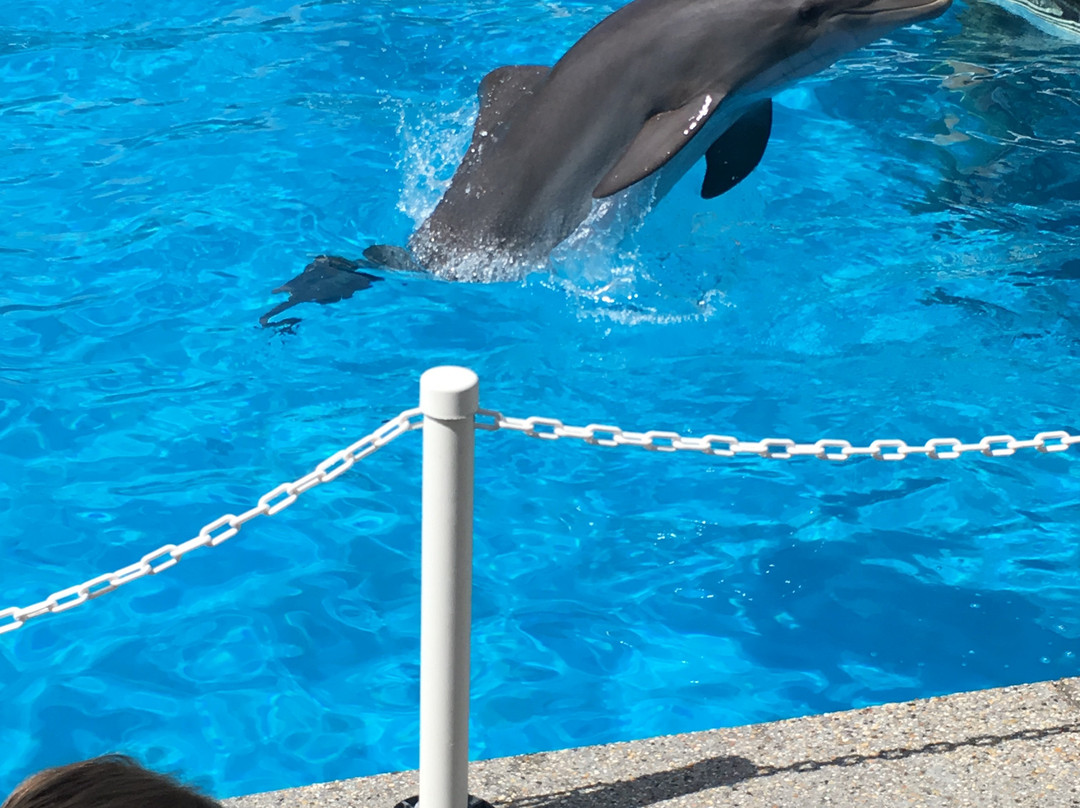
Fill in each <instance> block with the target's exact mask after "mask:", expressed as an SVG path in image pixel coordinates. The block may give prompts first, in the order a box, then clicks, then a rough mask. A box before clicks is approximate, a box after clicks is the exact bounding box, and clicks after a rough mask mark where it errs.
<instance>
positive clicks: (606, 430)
mask: <svg viewBox="0 0 1080 808" xmlns="http://www.w3.org/2000/svg"><path fill="white" fill-rule="evenodd" d="M423 425H424V424H423V420H422V414H421V412H420V410H419V409H411V410H405V411H404V412H402V413H400V414H398V415H397V416H396V417H394V418H392V419H390V420H389V421H387V422H386V423H385V424H383V425H382V426H381V427H379V428H378V429H376V430H375V431H374V432H372V433H371V434H370V435H365V436H364V437H362V438H360V440H358V441H356V442H355V443H353V444H351V445H350V446H347V447H346V448H344V449H341V450H340V451H337V452H334V454H332V455H330V456H329V457H328V458H326V459H325V460H324V461H322V462H321V463H319V464H318V465H317V466H316V467H315V469H314V470H313V471H311V472H309V473H308V474H305V475H304V476H303V477H300V478H299V479H296V480H293V481H292V482H290V483H282V484H281V485H279V486H278V487H277V488H274V489H273V490H271V491H268V492H266V493H265V494H263V495H262V496H261V497H259V501H258V504H257V505H255V507H253V508H251V509H250V510H247V511H244V513H242V514H240V515H239V516H237V515H235V514H231V513H227V514H225V515H224V516H222V517H220V518H218V519H215V520H214V521H213V522H210V523H209V524H207V525H204V526H203V527H202V529H201V530H199V532H198V534H197V535H196V536H195V537H194V538H193V539H189V540H188V541H186V542H184V543H183V544H166V545H164V546H162V547H159V548H158V549H157V550H154V551H153V552H151V553H147V554H146V555H144V556H143V557H142V558H140V559H139V560H138V561H137V562H135V563H134V564H129V565H128V566H126V567H122V568H120V569H118V570H116V571H115V572H107V573H105V574H104V575H99V576H97V577H96V578H91V579H90V580H88V581H84V582H83V583H81V584H78V585H76V586H69V587H68V588H67V589H61V590H60V591H59V592H54V593H53V594H51V595H49V597H47V598H45V600H43V601H40V602H38V603H34V604H32V605H30V606H22V607H19V606H12V607H9V608H7V609H3V610H0V634H5V633H7V632H9V631H14V630H15V629H18V628H22V626H23V625H24V624H25V623H26V621H27V620H30V619H32V618H34V617H40V616H41V615H43V614H51V613H57V612H66V611H67V610H68V609H73V608H75V607H76V606H81V605H82V604H84V603H86V602H87V601H88V600H93V599H94V598H97V597H100V596H101V595H104V594H106V593H107V592H112V591H113V590H114V589H117V588H119V587H121V586H123V585H124V584H127V583H131V582H132V581H134V580H137V579H139V578H142V577H143V576H146V575H157V574H158V573H159V572H161V571H162V570H167V569H168V568H169V567H172V566H175V564H176V563H177V562H178V561H180V559H182V558H183V557H184V556H186V555H187V554H188V553H190V552H191V551H192V550H198V549H199V548H200V547H217V546H218V545H219V544H221V543H223V542H225V541H228V540H229V539H231V538H232V537H233V536H235V535H236V534H237V533H239V532H240V528H241V527H242V526H243V525H244V524H246V523H247V522H249V521H251V520H252V519H254V518H255V517H256V516H273V515H274V514H276V513H280V512H281V511H283V510H285V509H286V508H288V507H289V506H290V505H292V504H293V503H294V502H296V499H297V497H299V496H300V494H303V493H305V492H307V491H310V490H311V489H312V488H315V487H316V486H318V485H322V484H323V483H327V482H330V481H331V480H334V479H337V478H338V477H340V476H341V475H342V474H344V473H345V472H346V471H348V470H349V469H350V468H352V466H353V464H354V463H356V462H357V461H358V460H362V459H363V458H365V457H367V456H368V455H370V454H373V453H374V452H377V451H378V450H379V449H381V448H382V447H383V446H385V445H386V444H388V443H390V442H391V441H392V440H394V439H395V438H397V437H398V436H400V435H403V434H404V433H406V432H410V431H412V430H414V429H420V428H422V427H423ZM476 428H477V429H482V430H487V431H495V430H499V429H508V430H511V431H514V432H523V433H525V434H526V435H529V436H531V437H534V438H540V439H543V440H558V439H560V438H572V439H575V440H582V441H585V442H586V443H591V444H593V445H595V446H637V447H639V448H642V449H649V450H651V451H654V452H678V451H685V452H700V453H703V454H707V455H713V456H715V457H735V456H736V455H757V456H758V457H768V458H774V459H786V458H789V457H798V456H808V457H816V458H818V459H821V460H833V461H843V460H847V459H849V458H852V457H872V458H874V459H875V460H904V459H905V458H907V457H908V456H910V455H915V454H922V455H926V456H927V457H929V458H931V459H933V460H947V459H952V458H956V457H960V455H962V454H965V453H967V452H981V453H982V454H984V455H986V456H987V457H1006V456H1008V455H1011V454H1015V453H1016V450H1017V449H1037V450H1038V451H1040V452H1064V451H1066V450H1067V449H1068V448H1069V447H1071V446H1075V445H1076V444H1080V435H1073V434H1071V433H1069V432H1065V431H1063V430H1058V431H1056V432H1040V433H1039V434H1038V435H1036V436H1035V437H1034V438H1032V439H1031V440H1017V439H1016V438H1014V437H1013V436H1012V435H991V436H989V437H985V438H983V439H982V440H980V441H979V442H978V443H964V442H963V441H961V440H960V439H959V438H934V439H932V440H928V441H927V442H926V443H925V444H923V445H921V446H910V445H908V444H907V443H906V442H904V441H902V440H875V441H873V442H872V443H871V444H870V445H869V446H852V445H851V443H849V442H848V441H846V440H819V441H817V442H816V443H796V442H795V441H793V440H791V439H790V438H766V439H764V440H760V441H741V440H739V439H738V438H733V437H731V436H730V435H712V434H709V435H704V436H702V437H684V436H682V435H680V434H679V433H677V432H664V431H660V430H649V431H648V432H630V431H628V430H625V429H622V428H620V427H617V426H611V425H608V424H589V425H588V426H567V425H566V424H564V423H563V422H562V421H560V420H558V419H556V418H541V417H538V416H533V417H531V418H510V417H506V416H504V415H503V414H502V413H501V412H498V411H497V410H480V411H479V412H478V413H477V419H476Z"/></svg>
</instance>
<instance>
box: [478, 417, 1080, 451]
mask: <svg viewBox="0 0 1080 808" xmlns="http://www.w3.org/2000/svg"><path fill="white" fill-rule="evenodd" d="M476 428H477V429H483V430H487V431H496V430H499V429H507V430H511V431H513V432H523V433H525V434H526V435H529V436H530V437H533V438H540V439H541V440H559V439H560V438H572V439H574V440H582V441H585V442H586V443H591V444H593V445H594V446H638V447H640V448H642V449H648V450H650V451H653V452H680V451H681V452H700V453H702V454H707V455H712V456H714V457H735V456H736V455H757V456H758V457H768V458H773V459H776V460H786V459H787V458H790V457H800V456H804V457H816V458H818V459H819V460H832V461H834V462H842V461H844V460H848V459H850V458H852V457H872V458H874V459H875V460H905V459H906V458H908V457H909V456H911V455H916V454H921V455H926V456H927V457H929V458H930V459H931V460H951V459H953V458H957V457H960V455H962V454H966V453H968V452H980V453H982V454H984V455H986V456H987V457H1006V456H1008V455H1012V454H1015V453H1016V451H1017V450H1018V449H1037V450H1038V451H1040V452H1044V453H1049V452H1064V451H1065V450H1067V449H1068V448H1069V447H1070V446H1075V445H1077V444H1080V435H1073V434H1071V433H1069V432H1065V431H1063V430H1058V431H1055V432H1040V433H1039V434H1038V435H1036V436H1035V437H1034V438H1032V439H1031V440H1017V439H1016V438H1014V437H1013V436H1012V435H990V436H989V437H985V438H983V439H982V440H980V441H979V442H978V443H964V442H963V441H961V440H960V439H959V438H934V439H932V440H928V441H927V442H926V443H925V444H923V445H921V446H918V445H916V446H911V445H909V444H908V443H906V442H905V441H902V440H875V441H873V442H872V443H871V444H870V445H869V446H853V445H852V444H851V443H850V442H848V441H846V440H819V441H817V442H816V443H796V442H795V441H793V440H791V439H790V438H765V439H764V440H760V441H741V440H739V439H738V438H734V437H732V436H730V435H712V434H709V435H704V436H702V437H683V436H682V435H679V434H678V433H677V432H662V431H659V430H650V431H648V432H630V431H628V430H625V429H622V428H620V427H617V426H611V425H610V424H589V425H588V426H568V425H567V424H564V423H563V422H562V421H560V420H558V419H556V418H539V417H536V416H534V417H532V418H510V417H507V416H504V415H503V414H502V413H501V412H499V411H498V410H480V411H479V413H478V416H477V422H476Z"/></svg>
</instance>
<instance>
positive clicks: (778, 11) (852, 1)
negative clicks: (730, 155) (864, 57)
mask: <svg viewBox="0 0 1080 808" xmlns="http://www.w3.org/2000/svg"><path fill="white" fill-rule="evenodd" d="M758 2H762V0H758ZM951 4H952V0H765V2H762V7H765V6H766V5H767V6H771V7H772V8H771V11H772V14H770V15H769V17H770V19H771V21H772V22H773V26H772V30H773V32H774V35H775V36H777V38H778V39H779V40H780V41H779V42H776V41H774V42H773V45H774V46H778V48H777V49H776V50H774V51H773V54H774V60H775V56H776V55H781V56H782V58H781V59H780V60H776V61H774V64H773V65H771V69H769V70H767V71H765V73H764V74H763V75H760V76H758V77H757V80H756V81H751V83H752V84H754V85H757V87H758V88H760V89H764V88H765V85H772V86H775V85H779V84H784V83H787V82H788V81H791V80H794V79H798V78H802V77H804V76H808V75H810V74H811V73H816V72H817V71H819V70H822V69H824V68H825V67H828V66H829V65H830V64H832V63H833V62H835V61H836V60H837V59H839V58H840V57H841V56H843V55H844V54H846V53H850V52H851V51H853V50H857V49H858V48H861V47H863V46H864V45H868V44H869V43H871V42H873V41H874V40H875V39H877V38H879V37H881V36H884V35H885V34H887V33H889V32H890V31H892V30H893V29H895V28H899V27H900V26H902V25H907V24H908V23H913V22H919V21H920V20H927V19H930V18H932V17H936V16H938V15H939V14H941V13H942V12H944V11H945V10H946V9H947V8H948V7H949V6H950V5H951Z"/></svg>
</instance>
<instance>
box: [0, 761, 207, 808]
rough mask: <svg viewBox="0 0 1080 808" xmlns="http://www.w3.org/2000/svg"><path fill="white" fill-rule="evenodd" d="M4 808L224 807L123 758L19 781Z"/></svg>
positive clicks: (84, 763)
mask: <svg viewBox="0 0 1080 808" xmlns="http://www.w3.org/2000/svg"><path fill="white" fill-rule="evenodd" d="M0 808H221V806H220V804H219V803H217V802H216V801H215V800H212V799H210V798H209V797H204V796H203V795H202V794H200V793H199V792H197V791H195V790H194V789H191V788H188V787H187V786H184V785H181V784H180V783H178V782H177V781H176V780H173V779H172V778H171V777H167V776H165V775H164V774H158V773H157V772H154V771H150V770H149V769H144V768H143V767H142V766H140V765H139V764H138V763H136V762H135V761H134V760H132V759H131V758H128V757H124V756H123V755H106V756H105V757H99V758H93V759H91V760H83V761H80V762H79V763H70V764H68V765H67V766H57V767H56V768H55V769H45V770H44V771H40V772H38V773H37V774H34V775H31V776H30V777H28V778H26V780H24V781H23V782H22V783H20V784H19V785H18V786H17V787H16V788H15V790H14V791H13V792H11V796H9V797H8V798H7V799H6V800H4V804H3V805H2V806H0Z"/></svg>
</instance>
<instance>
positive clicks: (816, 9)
mask: <svg viewBox="0 0 1080 808" xmlns="http://www.w3.org/2000/svg"><path fill="white" fill-rule="evenodd" d="M824 13H825V4H824V3H822V2H821V1H820V0H807V2H805V3H803V4H802V5H801V6H799V22H801V23H803V24H804V25H817V24H818V20H820V19H821V15H822V14H824Z"/></svg>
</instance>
